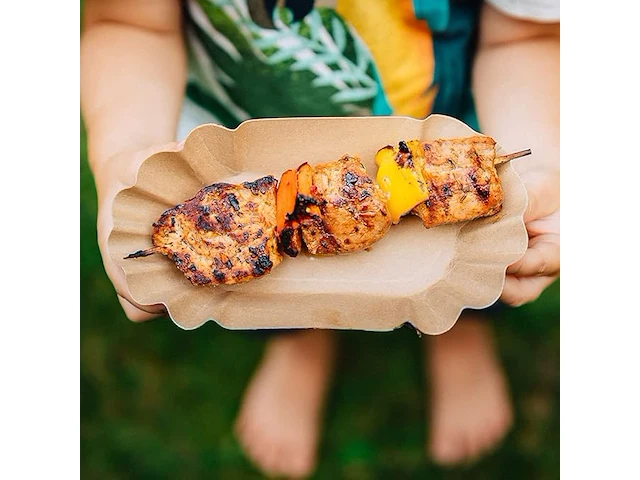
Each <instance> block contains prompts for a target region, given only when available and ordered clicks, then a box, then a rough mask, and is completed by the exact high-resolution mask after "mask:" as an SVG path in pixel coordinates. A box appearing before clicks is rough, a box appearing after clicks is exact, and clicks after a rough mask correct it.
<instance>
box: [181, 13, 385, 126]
mask: <svg viewBox="0 0 640 480" xmlns="http://www.w3.org/2000/svg"><path fill="white" fill-rule="evenodd" d="M187 12H188V15H187V18H188V28H187V32H188V38H189V44H190V47H191V48H190V57H191V59H190V60H191V65H192V67H193V68H192V75H191V77H190V86H189V88H188V90H187V95H189V97H190V98H191V99H192V100H194V101H195V102H197V103H198V104H199V105H201V106H203V107H204V108H207V109H209V110H210V111H212V113H214V114H215V115H216V116H217V117H218V118H221V119H224V120H223V121H225V124H227V126H229V127H234V126H236V125H237V124H238V123H240V122H241V121H243V120H245V119H247V118H260V117H263V118H264V117H282V116H344V115H363V114H370V113H371V106H372V103H373V99H374V97H375V96H376V94H377V93H378V89H379V85H378V83H377V82H376V80H375V74H374V66H373V63H372V59H371V54H370V53H369V51H368V50H367V48H366V46H365V45H364V44H363V43H362V41H361V40H360V39H359V38H358V37H357V35H356V34H355V33H354V32H353V30H352V29H351V28H350V27H349V26H348V25H347V24H346V23H345V22H344V21H343V20H342V19H341V18H340V16H339V15H337V14H336V13H335V12H334V11H333V10H331V9H329V8H324V7H319V8H317V9H315V10H312V11H311V12H310V13H309V14H308V15H307V16H306V17H305V18H304V19H303V20H302V21H300V22H293V21H292V14H291V12H290V11H289V10H287V9H285V8H276V10H275V11H274V14H273V23H274V25H275V29H269V28H262V27H260V26H258V25H256V24H255V23H254V22H253V20H252V19H251V17H250V16H249V12H248V9H247V6H246V2H245V1H243V0H199V1H196V0H191V1H190V2H189V3H188V7H187Z"/></svg>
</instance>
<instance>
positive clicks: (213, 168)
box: [108, 115, 527, 334]
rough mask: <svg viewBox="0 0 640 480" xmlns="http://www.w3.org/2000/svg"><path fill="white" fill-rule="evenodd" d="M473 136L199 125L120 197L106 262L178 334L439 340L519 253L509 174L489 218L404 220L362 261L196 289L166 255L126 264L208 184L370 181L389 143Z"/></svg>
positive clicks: (299, 262)
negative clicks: (305, 178) (351, 169)
mask: <svg viewBox="0 0 640 480" xmlns="http://www.w3.org/2000/svg"><path fill="white" fill-rule="evenodd" d="M474 134H477V132H475V131H474V130H472V129H471V128H469V127H468V126H467V125H465V124H464V123H462V122H460V121H458V120H455V119H453V118H451V117H447V116H443V115H431V116H429V117H428V118H426V119H424V120H416V119H412V118H407V117H356V118H353V117H346V118H342V117H341V118H285V119H262V120H249V121H246V122H244V123H243V124H241V125H240V126H239V127H238V128H236V129H234V130H229V129H227V128H224V127H220V126H217V125H202V126H200V127H198V128H196V129H194V130H193V131H192V132H191V133H190V134H189V136H188V137H187V138H186V140H185V142H184V145H183V148H182V150H180V151H177V152H176V151H172V152H159V153H156V154H154V155H152V156H150V157H149V158H147V159H146V160H145V161H144V163H143V164H142V165H141V167H140V169H139V171H138V176H137V180H136V183H135V185H133V186H132V187H130V188H126V189H124V190H122V191H120V192H119V193H118V195H117V196H116V199H115V201H114V207H113V215H114V229H113V232H112V233H111V235H110V237H109V240H108V249H109V255H110V256H111V258H112V259H113V261H114V262H115V263H116V264H118V265H119V266H120V267H122V268H123V270H124V272H125V275H126V281H127V286H128V288H129V292H130V294H131V296H132V298H133V299H134V300H135V301H137V302H138V303H140V304H142V305H152V304H164V305H165V306H166V308H167V311H168V314H169V316H170V317H171V319H172V320H173V321H174V322H175V323H176V324H177V325H178V326H180V327H182V328H184V329H194V328H197V327H199V326H201V325H202V324H203V323H205V322H206V321H208V320H213V321H215V322H217V323H218V324H220V325H221V326H223V327H225V328H228V329H270V328H332V329H358V330H370V331H388V330H392V329H394V328H397V327H398V326H400V325H402V324H403V323H405V322H410V323H411V324H413V325H414V326H415V327H416V328H417V329H418V330H420V331H422V332H424V333H427V334H439V333H442V332H445V331H446V330H448V329H450V328H451V327H452V326H453V324H454V323H455V321H456V320H457V318H458V316H459V315H460V313H461V311H462V309H464V308H474V309H478V308H484V307H486V306H489V305H491V304H492V303H494V302H495V301H496V300H497V299H498V298H499V296H500V293H501V291H502V287H503V283H504V275H505V269H506V267H507V266H508V265H510V264H511V263H513V262H515V261H516V260H517V259H518V258H520V257H521V256H522V255H523V254H524V251H525V250H526V247H527V233H526V229H525V226H524V223H523V220H522V216H523V213H524V210H525V207H526V204H527V198H526V191H525V188H524V185H523V184H522V181H521V180H520V178H519V176H518V175H517V174H516V172H515V170H514V169H513V167H512V166H511V165H510V164H509V163H507V164H503V165H500V166H498V173H499V175H500V178H501V180H502V184H503V188H504V193H505V201H504V205H503V208H502V211H501V212H499V213H498V214H497V215H494V216H493V217H489V218H485V219H480V220H473V221H469V222H465V223H461V224H457V225H447V226H440V227H436V228H432V229H425V228H424V227H423V226H422V223H421V221H420V220H419V219H418V218H417V217H413V216H407V217H404V218H403V219H402V220H401V221H400V223H399V224H398V225H394V226H393V227H392V228H391V230H390V231H389V233H387V235H386V236H385V237H384V238H383V239H382V240H380V241H379V242H378V243H376V244H374V245H373V247H372V248H371V249H370V251H362V252H357V253H353V254H348V255H341V256H330V257H311V256H308V255H306V254H301V255H299V256H298V257H297V258H289V257H285V258H284V260H283V261H282V263H281V264H280V265H278V266H277V267H276V268H275V269H274V270H273V271H272V272H271V273H270V274H268V275H266V276H265V277H263V278H260V279H258V280H253V281H251V282H249V283H246V284H241V285H230V286H199V287H196V286H193V285H192V284H191V283H190V282H189V281H188V280H187V279H186V278H185V277H184V275H183V274H182V273H181V272H180V271H179V270H178V269H177V268H176V267H175V265H174V264H173V262H172V261H171V260H169V259H168V258H167V257H165V256H163V255H151V256H148V257H144V258H137V259H129V260H124V259H123V257H124V256H125V255H127V254H128V253H131V252H133V251H136V250H140V249H145V248H149V247H151V246H152V245H151V233H152V223H153V222H154V221H155V220H156V219H157V218H158V217H159V216H160V214H161V213H162V212H163V211H164V210H166V209H167V208H170V207H173V206H174V205H176V204H178V203H181V202H183V201H185V200H186V199H188V198H191V197H192V196H193V195H194V194H195V193H196V192H197V191H198V190H199V189H200V188H202V187H203V186H205V185H208V184H211V183H214V182H220V181H228V182H238V181H244V180H255V179H256V178H259V177H260V176H263V175H267V174H271V175H274V176H276V178H279V176H280V174H281V173H282V172H283V171H284V170H286V169H288V168H293V167H297V166H298V165H300V164H301V163H303V162H309V163H310V164H312V165H314V164H316V163H320V162H325V161H329V160H335V159H337V158H339V157H340V156H342V155H344V154H345V153H350V154H357V155H359V156H360V158H361V160H362V162H363V164H364V165H365V167H366V168H367V171H368V172H369V173H370V174H371V175H375V172H376V165H375V162H374V155H375V153H376V151H377V150H378V149H379V148H381V147H383V146H385V145H387V144H397V142H398V141H399V140H403V139H405V140H407V139H413V138H420V139H422V140H433V139H436V138H447V137H459V136H467V135H474ZM497 140H499V139H497ZM498 151H499V152H501V149H499V150H498ZM502 153H504V152H502ZM525 161H526V160H525Z"/></svg>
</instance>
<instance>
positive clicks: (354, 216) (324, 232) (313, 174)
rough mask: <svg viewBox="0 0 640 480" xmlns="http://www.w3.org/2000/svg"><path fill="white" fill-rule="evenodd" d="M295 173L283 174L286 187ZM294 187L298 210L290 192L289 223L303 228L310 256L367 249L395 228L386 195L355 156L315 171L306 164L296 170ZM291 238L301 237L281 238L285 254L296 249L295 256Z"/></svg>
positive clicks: (288, 205) (286, 236)
mask: <svg viewBox="0 0 640 480" xmlns="http://www.w3.org/2000/svg"><path fill="white" fill-rule="evenodd" d="M291 171H292V170H288V171H287V172H285V173H284V174H283V176H282V179H281V180H280V185H281V186H282V185H286V186H285V187H284V188H287V189H288V188H289V186H288V185H289V183H288V178H289V176H290V173H289V172H291ZM295 183H296V185H297V187H298V191H297V192H296V195H295V196H296V200H295V202H294V208H291V203H292V202H291V200H290V199H291V197H292V193H289V194H288V199H287V201H286V207H285V209H286V210H287V212H289V213H287V219H288V220H289V222H290V228H294V229H295V228H300V231H301V233H302V241H303V242H304V244H305V245H306V247H307V250H308V251H309V253H310V254H312V255H331V254H340V253H349V252H355V251H358V250H363V249H366V248H369V247H370V246H371V245H373V244H374V243H375V242H377V241H378V240H380V239H381V238H382V237H383V236H384V234H385V233H387V231H388V230H389V228H390V227H391V218H390V217H389V214H388V212H387V205H386V197H385V194H384V193H383V192H382V190H381V189H380V187H379V186H378V185H376V183H375V182H374V181H373V179H372V178H371V177H370V176H369V175H368V174H367V171H366V170H365V168H364V166H363V165H362V163H360V160H359V159H358V158H357V157H354V156H349V155H345V156H344V157H342V158H340V159H339V160H336V161H333V162H327V163H323V164H319V165H316V166H314V167H312V166H311V165H309V164H308V163H305V164H303V165H301V166H300V167H299V168H298V171H297V182H295ZM279 188H280V187H279ZM283 197H284V195H283ZM278 208H280V207H278ZM285 232H286V230H285ZM290 238H293V239H296V238H299V237H297V236H296V234H293V235H289V234H287V235H285V236H284V238H283V237H282V236H281V241H282V244H283V250H284V252H285V253H287V254H289V255H291V253H289V252H290V251H292V253H295V254H294V255H291V256H295V255H297V251H299V248H297V244H296V246H294V247H293V248H292V247H291V246H290V245H289V243H288V240H289V239H290Z"/></svg>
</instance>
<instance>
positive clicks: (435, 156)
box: [125, 135, 531, 285]
mask: <svg viewBox="0 0 640 480" xmlns="http://www.w3.org/2000/svg"><path fill="white" fill-rule="evenodd" d="M529 153H531V152H530V150H525V151H522V152H517V153H514V154H511V155H507V156H501V157H496V148H495V141H494V140H493V139H491V138H490V137H485V136H480V135H477V136H471V137H462V138H452V139H440V140H434V141H431V142H422V141H419V140H410V141H401V142H399V144H398V147H393V146H391V145H388V146H386V147H383V148H381V149H380V150H379V151H378V153H377V154H376V164H377V165H378V172H377V175H376V181H373V179H372V178H371V177H370V176H369V174H368V173H367V172H366V170H365V168H364V166H363V165H362V163H361V162H360V160H359V158H358V157H356V156H351V155H344V156H343V157H342V158H340V159H339V160H335V161H331V162H327V163H322V164H318V165H315V166H312V165H309V164H308V163H303V164H302V165H300V166H299V167H298V168H297V169H296V170H293V169H292V170H287V171H285V172H284V173H283V174H282V177H281V178H280V182H277V181H276V179H275V178H274V177H272V176H266V177H263V178H260V179H258V180H256V181H254V182H244V183H242V184H239V185H232V184H228V183H215V184H212V185H209V186H207V187H204V188H203V189H201V190H200V191H199V192H198V193H197V194H196V195H195V196H194V197H193V198H191V199H190V200H187V201H186V202H184V203H182V204H180V205H177V206H175V207H173V208H171V209H169V210H167V211H165V212H164V213H162V215H161V216H160V218H159V219H158V220H157V221H156V222H155V223H154V224H153V235H152V242H153V247H152V248H150V249H147V250H140V251H137V252H134V253H132V254H130V255H128V256H127V257H125V258H136V257H143V256H147V255H151V254H153V253H161V254H163V255H166V256H167V257H169V258H170V259H172V260H173V261H174V263H175V264H176V266H177V267H178V268H179V269H180V270H181V271H182V272H183V273H184V274H185V276H186V277H187V278H188V279H189V280H190V281H191V283H193V284H194V285H205V284H214V285H219V284H227V285H229V284H235V283H243V282H247V281H249V280H252V279H254V278H259V277H262V276H264V275H265V274H267V273H269V272H270V271H271V270H272V269H273V268H275V267H276V266H277V265H278V264H279V263H280V262H281V261H282V254H281V253H280V252H281V251H282V252H284V253H286V254H287V255H289V256H291V257H295V256H297V255H298V254H299V253H300V251H302V248H303V244H304V245H305V246H306V249H307V251H308V252H309V253H310V254H312V255H333V254H342V253H350V252H355V251H359V250H363V249H367V248H369V247H371V246H372V245H373V244H374V243H376V242H377V241H378V240H380V239H381V238H382V237H383V236H384V235H385V234H386V233H387V231H388V230H389V229H390V227H391V225H392V224H394V223H398V222H399V221H400V218H401V217H402V216H403V215H406V214H408V213H412V214H414V215H417V216H419V217H420V218H421V219H422V222H423V223H424V225H425V227H427V228H429V227H434V226H437V225H442V224H447V223H455V222H461V221H466V220H473V219H476V218H480V217H485V216H489V215H493V214H495V213H497V212H498V211H500V209H501V208H502V202H503V196H504V193H503V191H502V186H501V183H500V178H499V177H498V174H497V172H496V168H495V165H498V164H499V163H502V162H505V161H508V160H511V159H512V158H517V157H520V156H524V155H528V154H529Z"/></svg>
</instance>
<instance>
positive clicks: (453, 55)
mask: <svg viewBox="0 0 640 480" xmlns="http://www.w3.org/2000/svg"><path fill="white" fill-rule="evenodd" d="M420 3H433V4H434V5H435V4H438V3H441V2H440V1H434V2H428V1H426V2H420ZM445 3H447V5H448V9H447V11H448V18H447V22H448V23H447V25H446V27H445V28H443V29H442V28H440V27H441V24H439V23H438V22H441V21H442V18H443V17H438V16H437V15H435V16H432V17H431V18H435V21H436V25H435V27H438V28H439V30H436V28H435V27H433V26H432V24H431V23H429V27H430V28H431V29H432V32H433V50H434V58H435V72H434V84H433V86H434V87H435V88H437V92H438V93H437V95H436V98H435V102H434V105H433V113H442V114H445V115H450V116H453V117H456V118H459V119H460V120H462V121H463V122H465V123H466V124H468V125H469V126H470V127H471V128H473V129H475V130H479V125H478V118H477V115H476V110H475V104H474V101H473V95H472V92H471V66H472V61H473V57H474V55H475V50H476V36H477V25H478V15H479V13H480V6H481V2H480V1H478V0H466V1H464V0H451V1H449V2H445ZM414 4H415V2H414ZM432 11H436V10H435V7H433V10H432ZM429 18H430V17H425V18H424V19H425V20H427V22H429ZM431 21H434V20H431Z"/></svg>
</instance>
